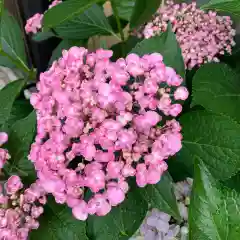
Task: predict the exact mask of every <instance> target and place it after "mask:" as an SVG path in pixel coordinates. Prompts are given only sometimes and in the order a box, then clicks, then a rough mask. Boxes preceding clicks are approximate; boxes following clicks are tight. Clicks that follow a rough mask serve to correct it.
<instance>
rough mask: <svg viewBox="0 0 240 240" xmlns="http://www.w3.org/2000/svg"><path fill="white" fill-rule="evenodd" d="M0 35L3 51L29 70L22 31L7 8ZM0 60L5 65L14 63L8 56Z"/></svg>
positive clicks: (3, 15)
mask: <svg viewBox="0 0 240 240" xmlns="http://www.w3.org/2000/svg"><path fill="white" fill-rule="evenodd" d="M0 37H1V49H2V51H4V52H5V53H7V54H8V55H9V56H11V57H12V58H13V59H14V60H15V61H17V62H18V64H19V65H21V66H22V68H24V69H26V70H29V69H28V66H27V56H26V53H25V46H24V41H23V34H22V31H21V29H20V27H19V25H18V23H17V21H16V20H15V19H14V18H13V17H12V16H11V15H10V14H9V13H8V11H7V10H5V11H3V13H2V18H1V33H0ZM0 54H1V53H0ZM0 60H1V62H0V63H1V65H3V64H4V66H7V67H8V66H10V67H11V66H12V64H13V62H11V61H10V59H8V58H6V57H1V59H0ZM9 61H10V62H9Z"/></svg>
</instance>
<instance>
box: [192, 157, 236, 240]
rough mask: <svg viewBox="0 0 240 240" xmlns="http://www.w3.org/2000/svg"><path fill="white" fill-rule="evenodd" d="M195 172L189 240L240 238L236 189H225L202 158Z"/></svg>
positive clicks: (229, 239) (228, 239)
mask: <svg viewBox="0 0 240 240" xmlns="http://www.w3.org/2000/svg"><path fill="white" fill-rule="evenodd" d="M198 159H199V160H202V159H200V158H198ZM194 172H195V178H194V182H193V189H192V194H191V204H190V207H189V230H190V233H189V239H194V240H221V239H222V240H223V239H224V240H233V239H240V226H239V222H240V210H239V209H240V195H239V194H238V193H237V192H235V191H234V190H230V189H228V188H222V186H221V185H220V184H219V183H218V182H216V181H215V179H214V178H213V177H212V175H211V174H210V172H209V171H208V170H207V168H206V167H205V165H204V164H203V163H202V161H201V162H199V161H198V162H196V164H195V171H194Z"/></svg>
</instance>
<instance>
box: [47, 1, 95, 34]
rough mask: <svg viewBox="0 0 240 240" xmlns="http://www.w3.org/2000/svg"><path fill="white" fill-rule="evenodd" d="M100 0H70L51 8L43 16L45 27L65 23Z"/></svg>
mask: <svg viewBox="0 0 240 240" xmlns="http://www.w3.org/2000/svg"><path fill="white" fill-rule="evenodd" d="M99 1H100V0H81V1H79V0H69V1H66V2H63V3H61V4H59V5H57V6H55V7H54V8H51V9H49V10H48V11H47V12H46V13H45V14H44V18H43V27H44V29H45V30H47V29H49V28H53V27H55V26H57V25H59V24H63V23H65V22H67V21H69V20H71V19H73V18H74V17H76V16H79V15H80V14H82V13H83V12H84V11H85V10H87V9H88V8H89V7H91V6H92V5H93V4H94V3H96V2H99Z"/></svg>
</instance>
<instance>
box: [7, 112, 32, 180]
mask: <svg viewBox="0 0 240 240" xmlns="http://www.w3.org/2000/svg"><path fill="white" fill-rule="evenodd" d="M35 131H36V113H35V111H33V112H32V113H30V114H29V115H28V116H27V117H26V118H24V119H21V120H18V121H17V122H16V123H15V124H14V125H13V126H12V127H11V128H10V133H9V136H8V142H7V144H6V148H7V149H8V151H9V153H10V155H11V159H10V160H9V161H8V162H7V163H8V164H7V165H6V171H7V172H8V173H9V174H12V173H16V172H17V173H18V175H20V176H23V177H27V178H29V179H34V178H35V171H34V167H33V164H32V163H31V162H30V160H28V157H27V156H28V154H29V149H30V146H31V144H32V142H33V140H34V136H35Z"/></svg>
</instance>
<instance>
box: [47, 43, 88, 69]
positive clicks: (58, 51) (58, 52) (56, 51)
mask: <svg viewBox="0 0 240 240" xmlns="http://www.w3.org/2000/svg"><path fill="white" fill-rule="evenodd" d="M73 46H79V47H80V46H84V44H83V42H82V41H76V40H68V39H65V40H62V41H61V42H60V43H59V44H58V46H57V47H56V48H55V49H54V51H53V53H52V57H51V59H50V61H49V64H48V65H49V66H51V65H52V63H53V62H54V61H55V60H57V59H59V58H60V57H62V51H63V50H69V49H70V48H71V47H73Z"/></svg>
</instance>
